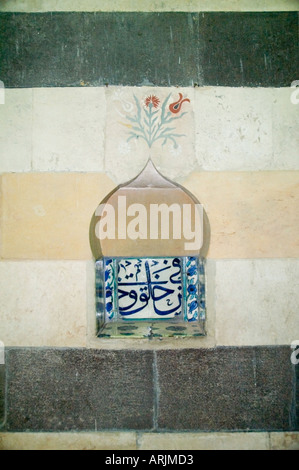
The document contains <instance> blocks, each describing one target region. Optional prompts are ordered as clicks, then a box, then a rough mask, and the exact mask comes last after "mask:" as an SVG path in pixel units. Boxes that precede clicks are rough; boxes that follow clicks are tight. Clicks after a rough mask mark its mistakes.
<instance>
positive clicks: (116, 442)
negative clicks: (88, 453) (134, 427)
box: [0, 432, 136, 450]
mask: <svg viewBox="0 0 299 470" xmlns="http://www.w3.org/2000/svg"><path fill="white" fill-rule="evenodd" d="M0 450H136V434H135V433H134V432H102V433H11V434H0Z"/></svg>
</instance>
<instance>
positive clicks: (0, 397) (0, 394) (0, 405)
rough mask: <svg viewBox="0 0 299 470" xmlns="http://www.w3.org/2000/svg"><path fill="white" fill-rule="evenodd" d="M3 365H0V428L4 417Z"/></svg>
mask: <svg viewBox="0 0 299 470" xmlns="http://www.w3.org/2000/svg"><path fill="white" fill-rule="evenodd" d="M4 400H5V365H4V364H0V426H1V425H2V424H3V422H4V417H5V402H4Z"/></svg>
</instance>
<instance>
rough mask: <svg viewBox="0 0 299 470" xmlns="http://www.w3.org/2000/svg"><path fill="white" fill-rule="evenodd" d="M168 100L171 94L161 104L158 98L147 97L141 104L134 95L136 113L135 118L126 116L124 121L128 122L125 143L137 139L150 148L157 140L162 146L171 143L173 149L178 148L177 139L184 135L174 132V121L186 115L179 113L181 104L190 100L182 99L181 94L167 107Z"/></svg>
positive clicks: (153, 96) (154, 96)
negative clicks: (127, 133) (127, 134)
mask: <svg viewBox="0 0 299 470" xmlns="http://www.w3.org/2000/svg"><path fill="white" fill-rule="evenodd" d="M170 98H171V94H169V95H168V96H167V98H166V99H165V100H164V101H163V103H161V100H160V98H159V97H158V96H156V95H149V96H147V97H146V98H145V99H144V101H143V103H142V101H139V100H138V99H137V97H136V96H135V95H134V100H135V104H136V110H137V112H136V115H135V116H128V115H127V116H126V119H127V120H128V121H130V132H129V137H128V139H127V142H129V141H130V140H132V139H134V138H138V139H142V140H144V141H145V142H146V143H147V145H148V146H149V148H151V147H152V145H153V144H154V142H157V141H159V140H161V141H162V146H163V145H165V144H166V143H167V142H168V141H171V142H172V143H173V148H174V149H176V148H178V144H177V139H178V138H180V137H184V136H185V134H179V133H177V132H176V127H175V126H174V121H175V120H177V119H182V118H183V116H184V115H185V114H187V112H186V111H184V112H181V110H182V106H183V104H184V103H190V100H189V99H188V98H183V95H182V93H179V100H178V101H175V102H173V103H171V104H170V105H169V100H170ZM142 104H143V106H142Z"/></svg>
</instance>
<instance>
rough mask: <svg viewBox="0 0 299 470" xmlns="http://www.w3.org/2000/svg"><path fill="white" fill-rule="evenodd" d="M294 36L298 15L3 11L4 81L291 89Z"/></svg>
mask: <svg viewBox="0 0 299 470" xmlns="http://www.w3.org/2000/svg"><path fill="white" fill-rule="evenodd" d="M145 32H146V33H145ZM297 37H298V15H297V12H281V13H279V12H274V13H272V12H271V13H261V12H260V13H217V12H210V13H204V14H203V13H163V14H159V13H123V12H122V13H75V12H70V13H63V12H62V13H41V14H38V15H37V14H34V13H31V14H26V13H15V14H13V13H2V14H1V19H0V44H1V49H0V61H1V64H2V69H1V79H2V80H3V81H4V83H5V85H6V87H41V86H78V85H80V84H82V85H83V86H95V85H104V84H106V83H108V84H110V85H119V84H122V85H146V84H150V85H155V86H190V85H193V84H199V85H224V86H289V85H290V83H291V82H292V81H293V80H294V79H295V78H294V77H296V71H297V67H298V56H297Z"/></svg>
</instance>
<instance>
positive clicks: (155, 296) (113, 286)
mask: <svg viewBox="0 0 299 470" xmlns="http://www.w3.org/2000/svg"><path fill="white" fill-rule="evenodd" d="M96 294H97V299H96V300H97V301H96V305H97V318H98V326H99V329H100V335H101V337H103V336H104V337H105V336H108V337H110V336H115V334H117V333H122V331H128V333H129V335H132V336H133V335H135V336H136V337H137V336H138V337H148V336H152V335H155V334H156V336H157V335H161V336H164V335H166V336H173V335H174V333H179V334H189V333H190V332H191V333H192V334H193V335H194V336H195V335H202V334H204V332H203V329H202V322H204V321H205V312H206V303H205V272H204V260H202V259H198V258H195V257H186V258H179V257H177V258H138V259H137V258H126V259H122V258H113V259H106V258H104V260H99V261H97V263H96ZM141 320H143V321H147V325H145V324H143V325H142V327H141V330H140V327H136V325H138V322H139V321H141ZM167 320H171V321H172V325H168V324H167V322H166V321H167ZM132 321H134V322H136V321H137V323H136V325H132V324H131V322H132ZM153 321H160V322H161V321H162V322H163V323H165V325H163V327H162V324H161V325H155V323H151V322H153ZM174 321H175V323H173V322H174ZM110 322H124V323H123V324H122V325H116V326H115V327H113V325H112V326H110V325H109V323H110ZM200 322H201V323H200ZM127 323H130V325H127ZM185 323H187V324H188V323H189V324H190V323H194V328H193V327H190V328H189V329H187V325H185ZM126 325H127V327H128V328H127V329H126ZM109 326H110V331H108V329H109ZM140 326H141V325H140ZM167 326H169V328H167ZM180 326H182V328H181V329H180ZM103 327H104V331H102V329H103ZM119 327H120V329H119V330H117V328H119ZM160 327H161V328H160ZM155 328H156V332H155ZM157 329H159V331H157ZM135 330H138V331H135Z"/></svg>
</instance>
